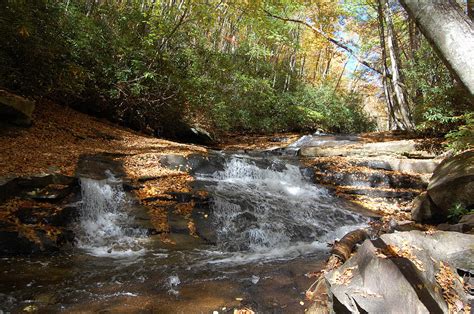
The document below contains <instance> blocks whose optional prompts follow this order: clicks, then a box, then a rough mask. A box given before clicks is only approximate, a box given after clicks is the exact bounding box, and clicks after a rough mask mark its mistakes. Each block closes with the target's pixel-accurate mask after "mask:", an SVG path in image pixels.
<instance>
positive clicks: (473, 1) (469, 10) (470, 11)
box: [467, 0, 474, 22]
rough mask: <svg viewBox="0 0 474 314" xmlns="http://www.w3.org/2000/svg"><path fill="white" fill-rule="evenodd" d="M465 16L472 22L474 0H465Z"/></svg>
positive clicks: (473, 18)
mask: <svg viewBox="0 0 474 314" xmlns="http://www.w3.org/2000/svg"><path fill="white" fill-rule="evenodd" d="M467 16H469V18H470V19H471V21H473V22H474V0H467Z"/></svg>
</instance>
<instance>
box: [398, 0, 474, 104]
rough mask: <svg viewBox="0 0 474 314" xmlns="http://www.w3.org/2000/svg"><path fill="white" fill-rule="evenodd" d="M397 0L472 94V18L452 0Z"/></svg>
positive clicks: (473, 49)
mask: <svg viewBox="0 0 474 314" xmlns="http://www.w3.org/2000/svg"><path fill="white" fill-rule="evenodd" d="M400 2H401V4H402V5H403V7H404V8H405V9H406V10H407V12H408V15H410V17H411V18H413V19H414V20H415V21H416V23H417V25H418V26H419V27H420V29H421V31H422V32H423V34H424V35H425V37H426V38H427V39H428V41H429V42H430V43H431V45H432V46H433V48H435V50H436V51H437V52H438V53H439V55H440V57H441V59H442V60H443V61H444V62H445V64H446V65H447V66H448V68H449V70H450V71H451V73H452V74H453V75H454V76H455V77H456V78H457V79H458V80H459V82H461V83H462V84H463V85H464V86H465V87H466V88H467V89H468V90H469V92H470V93H471V95H474V58H473V51H474V23H473V21H472V20H470V19H469V18H468V16H467V15H466V14H465V13H464V12H462V10H461V9H460V8H459V6H458V5H457V4H456V2H454V0H443V1H439V0H400ZM471 8H472V1H471Z"/></svg>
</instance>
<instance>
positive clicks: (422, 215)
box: [412, 150, 474, 223]
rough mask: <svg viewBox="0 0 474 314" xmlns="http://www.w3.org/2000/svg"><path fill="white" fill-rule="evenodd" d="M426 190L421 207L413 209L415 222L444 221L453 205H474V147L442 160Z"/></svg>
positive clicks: (466, 206)
mask: <svg viewBox="0 0 474 314" xmlns="http://www.w3.org/2000/svg"><path fill="white" fill-rule="evenodd" d="M427 191H428V192H427V196H425V199H424V200H423V202H421V203H420V204H419V205H420V206H414V208H413V212H412V215H413V217H414V219H415V220H416V221H419V222H435V223H436V222H438V223H439V222H444V221H446V220H447V217H448V215H449V210H450V208H452V207H454V206H456V205H458V204H461V205H462V206H464V207H465V208H474V150H469V151H465V152H464V153H461V154H459V155H457V156H454V157H448V158H446V159H445V160H443V161H442V163H441V164H440V165H439V166H438V167H437V168H436V169H435V171H434V173H433V176H432V177H431V179H430V182H429V184H428V190H427ZM427 199H428V200H429V202H428V201H427ZM415 205H418V204H415Z"/></svg>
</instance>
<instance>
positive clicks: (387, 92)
mask: <svg viewBox="0 0 474 314" xmlns="http://www.w3.org/2000/svg"><path fill="white" fill-rule="evenodd" d="M377 18H378V22H379V23H378V25H379V38H380V48H381V49H382V71H383V75H382V85H383V92H384V96H385V102H386V104H387V124H388V125H387V127H388V129H389V130H393V129H398V128H400V126H399V125H398V123H397V120H396V119H395V112H394V103H395V101H394V99H393V92H392V89H391V87H390V84H389V80H388V73H389V71H388V65H387V48H386V44H385V25H384V13H383V4H382V0H378V1H377Z"/></svg>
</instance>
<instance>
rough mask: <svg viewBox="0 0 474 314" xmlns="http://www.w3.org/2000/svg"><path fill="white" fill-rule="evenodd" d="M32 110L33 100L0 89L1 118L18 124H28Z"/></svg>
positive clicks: (29, 123) (33, 108)
mask: <svg viewBox="0 0 474 314" xmlns="http://www.w3.org/2000/svg"><path fill="white" fill-rule="evenodd" d="M34 110H35V103H34V102H33V101H31V100H28V99H26V98H23V97H21V96H18V95H15V94H12V93H10V92H8V91H6V90H2V89H0V117H1V120H3V121H6V122H9V123H12V124H16V125H20V126H29V125H31V121H32V115H33V111H34Z"/></svg>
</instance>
